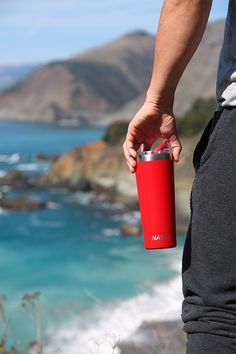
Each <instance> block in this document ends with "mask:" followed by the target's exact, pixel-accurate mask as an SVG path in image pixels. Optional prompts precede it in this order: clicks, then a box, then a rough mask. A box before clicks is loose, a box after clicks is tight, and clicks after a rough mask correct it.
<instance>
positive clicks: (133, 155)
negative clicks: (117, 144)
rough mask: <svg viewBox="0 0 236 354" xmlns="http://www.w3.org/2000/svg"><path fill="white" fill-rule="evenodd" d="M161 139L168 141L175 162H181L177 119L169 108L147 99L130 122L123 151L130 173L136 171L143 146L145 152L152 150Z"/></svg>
mask: <svg viewBox="0 0 236 354" xmlns="http://www.w3.org/2000/svg"><path fill="white" fill-rule="evenodd" d="M159 138H165V139H168V141H169V143H170V146H171V150H172V156H173V160H174V161H175V162H177V161H178V160H179V156H180V152H181V150H182V145H181V143H180V140H179V138H178V135H177V131H176V122H175V117H174V114H173V112H172V109H171V108H169V107H168V106H165V108H164V105H161V104H160V105H159V104H157V103H153V102H152V101H151V100H148V99H146V101H145V103H144V104H143V106H142V107H141V108H140V110H139V111H138V112H137V113H136V114H135V116H134V118H133V119H132V120H131V121H130V123H129V126H128V130H127V134H126V138H125V141H124V143H123V150H124V154H125V158H126V162H127V165H128V167H129V170H130V172H132V173H134V172H135V169H136V163H137V162H136V159H137V151H138V149H139V147H140V145H141V144H143V150H150V149H151V146H152V144H153V143H154V142H155V141H157V140H158V139H159Z"/></svg>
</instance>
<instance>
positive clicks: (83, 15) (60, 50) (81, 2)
mask: <svg viewBox="0 0 236 354" xmlns="http://www.w3.org/2000/svg"><path fill="white" fill-rule="evenodd" d="M227 3H228V1H223V0H213V7H212V11H211V15H210V20H216V19H222V18H224V17H225V16H226V11H227ZM161 4H162V1H161V0H40V1H39V0H0V43H1V57H0V65H2V64H19V63H32V62H42V61H48V60H52V59H60V58H65V57H67V56H70V55H72V54H74V53H77V52H80V51H83V50H84V49H87V48H89V47H93V46H98V45H100V44H102V43H105V42H108V41H110V40H112V39H113V38H115V37H117V36H119V35H122V34H123V33H125V32H128V31H133V30H136V29H144V30H146V31H148V32H150V33H153V34H155V32H156V28H157V24H158V18H159V15H160V9H161Z"/></svg>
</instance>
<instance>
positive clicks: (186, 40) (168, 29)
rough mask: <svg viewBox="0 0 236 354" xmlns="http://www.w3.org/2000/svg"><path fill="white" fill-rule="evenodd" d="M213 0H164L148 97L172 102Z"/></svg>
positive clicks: (197, 43) (155, 100)
mask: <svg viewBox="0 0 236 354" xmlns="http://www.w3.org/2000/svg"><path fill="white" fill-rule="evenodd" d="M211 5H212V0H165V1H164V3H163V6H162V11H161V15H160V20H159V25H158V30H157V35H156V43H155V54H154V63H153V71H152V77H151V82H150V85H149V88H148V91H147V97H148V98H149V99H150V100H153V101H154V102H158V101H159V100H160V99H161V100H162V101H164V102H166V103H167V105H172V104H173V100H174V95H175V90H176V87H177V85H178V82H179V80H180V78H181V76H182V74H183V72H184V70H185V68H186V66H187V64H188V62H189V61H190V59H191V57H192V56H193V54H194V52H195V51H196V49H197V47H198V45H199V43H200V41H201V39H202V36H203V33H204V30H205V28H206V25H207V21H208V17H209V13H210V9H211Z"/></svg>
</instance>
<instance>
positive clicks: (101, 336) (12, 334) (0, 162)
mask: <svg viewBox="0 0 236 354" xmlns="http://www.w3.org/2000/svg"><path fill="white" fill-rule="evenodd" d="M0 129H1V139H0V175H4V173H5V171H6V170H9V169H17V170H19V171H22V172H23V173H28V174H32V173H44V172H46V171H48V169H49V168H50V164H51V163H50V161H48V160H39V159H38V158H37V156H38V154H44V155H48V156H54V155H57V154H60V153H63V152H66V151H68V150H70V149H71V148H73V147H75V146H79V145H82V144H85V143H88V142H91V141H94V140H96V139H100V138H101V137H102V135H103V133H104V129H103V128H92V129H82V128H75V127H63V126H57V125H53V124H35V123H34V124H33V123H21V122H20V123H17V122H8V121H1V122H0ZM3 191H6V188H4V187H3ZM7 192H8V193H9V194H10V195H16V194H27V195H29V196H33V197H39V198H40V199H43V200H46V201H49V202H50V203H49V208H47V209H44V210H38V211H30V212H8V211H5V210H0V230H1V231H0V273H1V285H0V293H1V295H4V297H6V300H2V302H3V304H4V308H5V315H6V318H7V319H8V326H9V335H8V347H9V346H10V345H12V344H14V345H15V346H16V347H18V348H21V349H22V348H25V347H26V346H27V343H28V342H30V341H32V340H34V338H35V333H34V332H35V330H34V322H33V321H32V319H31V317H30V311H27V309H25V308H23V307H22V297H23V296H24V294H27V293H29V294H31V293H33V292H35V291H40V301H39V307H40V317H41V328H42V342H43V352H44V353H45V354H55V353H57V354H65V353H66V354H77V353H78V354H90V353H98V352H99V350H98V349H99V348H100V349H101V348H102V350H101V351H100V354H111V353H112V344H111V341H114V338H119V339H120V340H124V339H127V338H129V336H130V335H131V334H132V333H133V332H134V331H135V330H136V329H137V327H138V326H139V325H140V324H141V323H142V322H143V321H144V320H146V321H148V320H167V319H170V320H171V319H173V320H175V319H180V313H181V302H182V289H181V257H182V248H183V243H184V237H183V235H178V237H177V243H178V246H177V247H176V248H173V249H165V250H155V251H153V250H151V251H148V250H145V249H144V247H143V239H142V235H140V237H137V238H132V237H127V236H122V235H121V234H120V227H121V225H122V223H124V222H127V221H128V222H131V223H135V224H139V225H140V214H139V212H138V211H129V210H127V209H126V207H125V206H124V205H122V204H121V203H113V204H111V203H108V202H104V201H103V202H99V203H98V202H97V203H94V193H93V192H79V191H78V192H67V191H63V190H43V191H33V190H30V191H24V192H13V191H7ZM0 334H1V333H0ZM114 353H115V354H118V353H119V350H118V349H115V351H114Z"/></svg>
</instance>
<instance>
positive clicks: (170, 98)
mask: <svg viewBox="0 0 236 354" xmlns="http://www.w3.org/2000/svg"><path fill="white" fill-rule="evenodd" d="M146 102H148V103H150V104H152V105H153V106H154V107H156V108H157V109H160V110H161V111H166V112H167V111H168V112H172V111H173V105H174V94H160V93H157V92H153V91H152V90H151V89H150V88H149V89H148V90H147V92H146Z"/></svg>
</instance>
